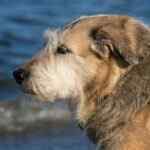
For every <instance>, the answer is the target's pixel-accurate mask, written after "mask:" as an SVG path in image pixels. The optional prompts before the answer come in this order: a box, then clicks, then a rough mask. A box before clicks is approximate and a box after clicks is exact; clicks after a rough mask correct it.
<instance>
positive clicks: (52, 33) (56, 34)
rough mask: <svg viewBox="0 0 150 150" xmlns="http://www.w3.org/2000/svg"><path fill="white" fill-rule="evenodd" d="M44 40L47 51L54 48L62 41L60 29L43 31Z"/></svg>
mask: <svg viewBox="0 0 150 150" xmlns="http://www.w3.org/2000/svg"><path fill="white" fill-rule="evenodd" d="M44 40H45V43H46V48H47V49H48V50H49V51H53V50H55V49H56V48H57V47H58V46H59V45H60V44H61V43H62V40H61V31H60V29H55V30H51V29H48V30H46V31H45V33H44Z"/></svg>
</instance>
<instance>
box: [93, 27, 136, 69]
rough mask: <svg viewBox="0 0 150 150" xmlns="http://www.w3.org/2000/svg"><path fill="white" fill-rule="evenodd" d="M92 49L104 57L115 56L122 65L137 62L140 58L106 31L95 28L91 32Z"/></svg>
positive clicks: (125, 65)
mask: <svg viewBox="0 0 150 150" xmlns="http://www.w3.org/2000/svg"><path fill="white" fill-rule="evenodd" d="M90 36H91V38H92V44H91V49H92V51H93V52H94V53H95V54H96V55H97V56H99V57H101V58H103V59H108V58H110V57H111V56H114V58H115V59H116V61H117V62H118V64H119V65H121V66H122V67H127V66H129V65H133V64H137V63H138V58H137V57H136V55H134V54H133V53H132V51H130V50H126V49H123V48H121V47H120V46H119V45H117V44H116V43H115V41H114V40H113V39H112V38H111V37H110V36H109V35H108V33H106V32H104V31H98V30H93V31H92V32H91V35H90Z"/></svg>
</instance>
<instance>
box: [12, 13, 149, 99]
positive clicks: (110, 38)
mask: <svg viewBox="0 0 150 150" xmlns="http://www.w3.org/2000/svg"><path fill="white" fill-rule="evenodd" d="M45 37H46V38H45V45H44V46H43V49H42V50H41V51H40V53H39V54H37V55H36V56H34V57H33V58H32V59H31V60H30V61H28V62H27V63H26V64H24V65H22V66H21V67H20V68H19V69H17V70H16V71H14V77H15V79H16V81H17V83H18V84H20V85H21V87H22V88H23V90H24V91H25V92H27V93H31V94H34V95H37V96H39V97H41V99H43V100H55V99H66V98H77V97H80V98H81V97H82V98H83V97H84V98H85V97H86V95H88V94H89V95H90V93H91V91H93V89H95V90H96V91H97V93H98V95H99V96H100V95H107V94H109V93H110V92H111V91H112V89H113V88H114V87H115V85H116V83H117V81H118V80H119V78H120V76H121V75H122V74H123V73H124V72H126V70H127V68H128V67H129V66H132V65H134V64H137V63H139V62H140V61H141V60H143V59H144V57H145V55H147V51H148V47H149V42H148V41H149V39H150V34H149V29H148V28H147V27H145V26H144V25H143V24H142V23H140V22H138V21H137V20H135V19H133V18H131V17H127V16H116V15H114V16H91V17H82V18H80V19H78V20H75V21H74V22H72V23H71V24H69V25H67V26H65V28H63V29H62V30H55V31H51V30H49V31H47V32H46V34H45ZM86 91H88V92H86Z"/></svg>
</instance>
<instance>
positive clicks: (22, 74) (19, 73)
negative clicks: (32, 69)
mask: <svg viewBox="0 0 150 150" xmlns="http://www.w3.org/2000/svg"><path fill="white" fill-rule="evenodd" d="M13 76H14V79H15V80H16V82H17V83H18V84H22V82H23V81H24V80H25V78H27V72H26V71H25V70H24V69H22V68H19V69H17V70H15V71H14V72H13Z"/></svg>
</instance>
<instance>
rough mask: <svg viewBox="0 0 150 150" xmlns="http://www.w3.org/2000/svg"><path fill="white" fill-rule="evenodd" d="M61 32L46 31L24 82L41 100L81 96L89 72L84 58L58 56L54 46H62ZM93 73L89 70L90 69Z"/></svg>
mask: <svg viewBox="0 0 150 150" xmlns="http://www.w3.org/2000/svg"><path fill="white" fill-rule="evenodd" d="M60 34H61V32H60V31H51V30H48V31H47V32H46V34H45V35H44V36H45V37H46V44H45V47H44V49H43V50H41V52H40V53H39V54H38V55H36V56H35V57H34V58H33V59H32V60H31V64H32V65H31V66H27V67H29V68H30V69H31V77H30V78H29V80H28V81H27V82H25V83H24V86H25V88H27V87H30V89H32V91H33V92H34V93H35V94H36V95H38V96H39V97H40V98H41V99H42V100H50V101H53V100H55V99H57V98H66V97H67V98H68V97H71V98H75V97H77V96H79V95H81V93H82V87H83V84H84V83H85V82H86V81H85V80H88V76H89V74H90V72H89V71H88V65H87V64H85V62H84V61H83V58H81V57H80V56H75V55H72V54H71V53H69V54H66V55H58V54H56V53H55V51H56V49H57V47H58V46H59V45H61V44H62V39H60ZM91 71H92V70H91Z"/></svg>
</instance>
